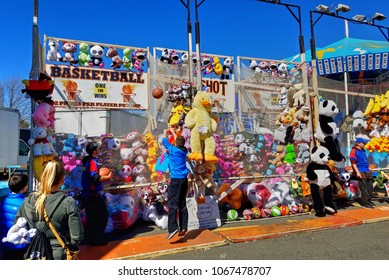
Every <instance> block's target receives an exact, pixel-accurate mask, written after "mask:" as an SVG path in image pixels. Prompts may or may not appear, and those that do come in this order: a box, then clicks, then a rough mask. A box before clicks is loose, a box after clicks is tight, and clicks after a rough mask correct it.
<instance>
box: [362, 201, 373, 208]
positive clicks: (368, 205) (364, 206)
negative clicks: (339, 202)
mask: <svg viewBox="0 0 389 280" xmlns="http://www.w3.org/2000/svg"><path fill="white" fill-rule="evenodd" d="M362 207H363V208H369V209H374V206H373V205H371V204H369V203H368V202H367V203H364V204H362Z"/></svg>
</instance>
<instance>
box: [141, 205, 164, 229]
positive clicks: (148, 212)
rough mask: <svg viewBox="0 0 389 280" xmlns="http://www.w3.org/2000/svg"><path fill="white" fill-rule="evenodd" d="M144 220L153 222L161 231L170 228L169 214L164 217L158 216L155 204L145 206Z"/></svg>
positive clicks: (143, 211)
mask: <svg viewBox="0 0 389 280" xmlns="http://www.w3.org/2000/svg"><path fill="white" fill-rule="evenodd" d="M142 220H144V221H152V222H154V223H155V224H156V225H157V227H159V228H160V229H167V226H168V224H167V222H168V216H167V214H164V215H160V214H158V212H157V208H156V206H155V204H153V205H149V204H145V205H144V206H143V210H142Z"/></svg>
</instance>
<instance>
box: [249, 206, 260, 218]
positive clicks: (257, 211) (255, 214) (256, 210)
mask: <svg viewBox="0 0 389 280" xmlns="http://www.w3.org/2000/svg"><path fill="white" fill-rule="evenodd" d="M251 213H253V218H254V219H259V218H261V210H260V209H259V208H257V207H253V208H251Z"/></svg>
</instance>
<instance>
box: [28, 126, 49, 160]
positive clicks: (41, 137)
mask: <svg viewBox="0 0 389 280" xmlns="http://www.w3.org/2000/svg"><path fill="white" fill-rule="evenodd" d="M31 134H32V137H33V138H32V139H29V140H28V144H29V145H30V146H32V145H34V146H33V153H34V156H42V155H52V154H53V151H52V150H51V148H50V143H51V142H53V138H52V137H51V136H47V132H46V128H44V127H34V128H33V129H32V133H31Z"/></svg>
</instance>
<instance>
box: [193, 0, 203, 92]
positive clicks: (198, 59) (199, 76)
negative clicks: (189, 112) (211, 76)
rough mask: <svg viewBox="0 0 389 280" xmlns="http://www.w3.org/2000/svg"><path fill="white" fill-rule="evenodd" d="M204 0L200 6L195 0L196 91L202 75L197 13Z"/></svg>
mask: <svg viewBox="0 0 389 280" xmlns="http://www.w3.org/2000/svg"><path fill="white" fill-rule="evenodd" d="M204 1H205V0H202V1H201V2H200V4H197V0H195V7H196V24H195V29H196V56H197V90H202V87H203V86H202V75H201V54H200V22H199V12H198V8H199V7H200V5H201V4H202V3H203V2H204Z"/></svg>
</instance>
